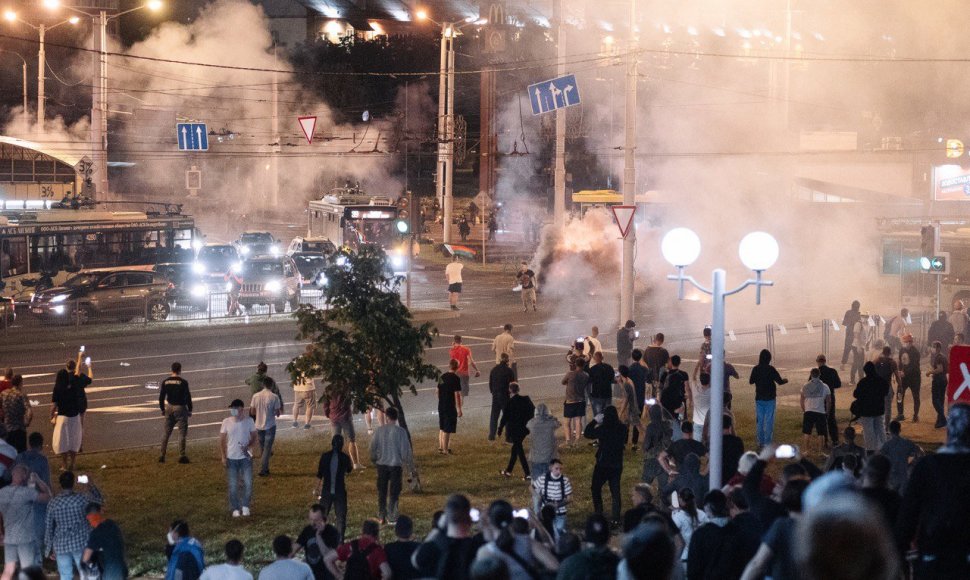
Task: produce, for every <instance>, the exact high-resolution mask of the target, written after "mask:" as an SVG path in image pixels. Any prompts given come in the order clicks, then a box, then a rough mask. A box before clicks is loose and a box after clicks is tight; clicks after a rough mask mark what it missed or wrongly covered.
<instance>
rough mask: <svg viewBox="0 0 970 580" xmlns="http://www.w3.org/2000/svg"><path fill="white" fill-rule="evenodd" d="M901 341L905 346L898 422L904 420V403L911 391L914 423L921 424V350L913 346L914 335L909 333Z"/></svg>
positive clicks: (902, 360) (900, 370)
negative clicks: (908, 392)
mask: <svg viewBox="0 0 970 580" xmlns="http://www.w3.org/2000/svg"><path fill="white" fill-rule="evenodd" d="M900 339H901V340H902V341H903V346H902V348H900V349H899V372H900V374H901V375H902V376H903V378H902V380H901V381H900V382H899V390H898V391H897V392H896V420H897V421H902V420H903V419H904V418H903V408H904V406H905V405H904V401H905V398H906V391H907V390H909V391H910V392H911V393H912V394H913V423H919V403H920V401H919V387H920V382H921V381H922V378H923V375H922V373H921V372H920V369H919V349H918V348H916V347H915V346H913V335H912V334H910V333H908V332H907V333H905V334H903V335H902V336H901V337H900Z"/></svg>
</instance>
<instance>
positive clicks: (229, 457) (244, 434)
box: [219, 399, 256, 518]
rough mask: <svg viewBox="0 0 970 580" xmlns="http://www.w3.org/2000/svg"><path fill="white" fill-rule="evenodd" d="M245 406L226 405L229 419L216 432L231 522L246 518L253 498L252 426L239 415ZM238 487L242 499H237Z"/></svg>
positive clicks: (237, 401)
mask: <svg viewBox="0 0 970 580" xmlns="http://www.w3.org/2000/svg"><path fill="white" fill-rule="evenodd" d="M245 406H246V405H245V403H243V402H242V400H240V399H234V400H233V402H232V403H229V417H227V418H225V419H223V421H222V427H220V428H219V450H220V452H221V455H222V465H223V466H224V467H225V468H226V478H227V479H228V482H229V506H230V507H231V508H232V517H234V518H238V517H239V516H240V515H243V516H248V515H249V514H250V511H249V504H250V500H251V499H252V496H253V452H252V450H253V447H255V445H256V423H255V422H254V421H253V418H252V417H250V416H249V415H248V414H247V413H244V412H243V408H244V407H245ZM240 480H241V481H240ZM240 483H241V484H242V497H239V485H240Z"/></svg>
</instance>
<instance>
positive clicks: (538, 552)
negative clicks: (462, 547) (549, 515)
mask: <svg viewBox="0 0 970 580" xmlns="http://www.w3.org/2000/svg"><path fill="white" fill-rule="evenodd" d="M483 535H484V537H485V539H486V540H487V543H486V544H485V545H484V546H482V547H481V548H479V550H478V554H477V556H476V560H481V559H483V558H488V557H492V558H498V559H500V560H502V561H504V562H505V564H506V565H507V566H508V568H509V578H510V579H511V580H531V578H533V577H534V576H535V575H536V574H539V575H542V574H544V573H549V572H555V571H556V570H558V569H559V561H558V560H556V557H555V556H553V555H552V552H550V551H549V549H548V548H547V547H546V546H545V545H543V544H542V543H540V542H538V541H536V540H534V539H533V538H532V537H531V536H530V535H529V526H528V523H527V522H526V521H525V520H523V519H522V518H516V517H514V515H513V510H512V505H511V504H509V502H507V501H505V500H497V501H493V502H492V503H491V505H490V506H489V507H488V518H487V522H486V525H485V527H484V529H483Z"/></svg>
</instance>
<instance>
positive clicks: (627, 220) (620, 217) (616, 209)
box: [610, 205, 637, 238]
mask: <svg viewBox="0 0 970 580" xmlns="http://www.w3.org/2000/svg"><path fill="white" fill-rule="evenodd" d="M610 209H612V210H613V217H614V218H615V219H616V227H618V228H620V237H623V238H625V237H626V235H627V234H628V233H630V226H631V225H632V224H633V214H634V213H636V211H637V206H635V205H613V206H610Z"/></svg>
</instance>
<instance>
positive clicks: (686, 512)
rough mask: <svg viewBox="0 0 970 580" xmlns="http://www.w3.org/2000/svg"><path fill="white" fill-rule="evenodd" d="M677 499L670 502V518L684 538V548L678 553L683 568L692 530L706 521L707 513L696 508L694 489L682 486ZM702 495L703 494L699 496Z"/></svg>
mask: <svg viewBox="0 0 970 580" xmlns="http://www.w3.org/2000/svg"><path fill="white" fill-rule="evenodd" d="M676 493H677V501H676V502H672V508H673V509H672V510H671V514H670V516H671V518H673V520H674V523H675V524H676V525H677V529H678V530H680V537H681V538H683V539H684V549H683V551H682V552H681V554H680V561H681V562H682V564H683V566H684V568H685V570H686V568H687V558H688V556H689V554H690V539H691V537H692V536H693V535H694V531H695V530H697V528H699V527H701V525H703V524H705V523H707V513H706V512H704V511H701V510H698V509H697V503H696V501H695V499H694V498H695V497H696V496H695V495H694V490H693V489H692V488H690V487H684V488H681V489H680V490H678V491H677V492H676ZM701 497H703V496H701Z"/></svg>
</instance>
